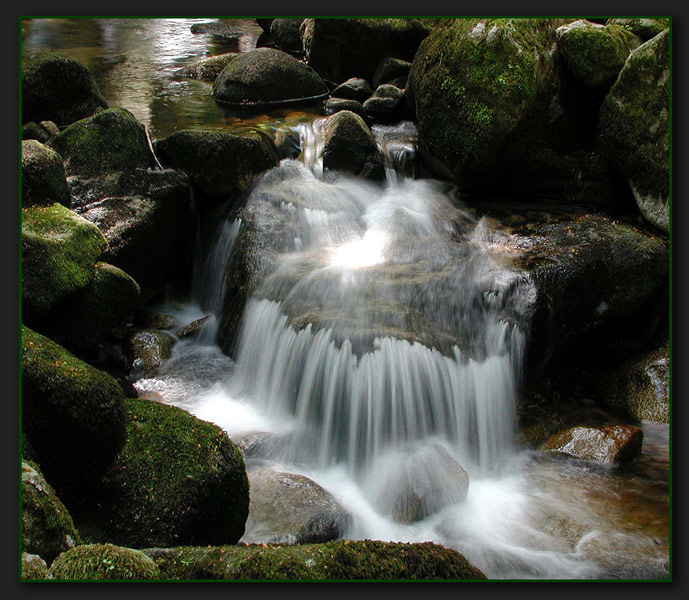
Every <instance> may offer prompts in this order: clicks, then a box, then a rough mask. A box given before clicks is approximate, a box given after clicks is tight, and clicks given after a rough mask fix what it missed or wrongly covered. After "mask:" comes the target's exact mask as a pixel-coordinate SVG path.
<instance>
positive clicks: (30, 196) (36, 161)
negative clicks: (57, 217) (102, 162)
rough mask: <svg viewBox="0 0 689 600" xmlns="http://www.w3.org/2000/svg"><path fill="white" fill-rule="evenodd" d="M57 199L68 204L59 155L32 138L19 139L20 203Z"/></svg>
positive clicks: (38, 203)
mask: <svg viewBox="0 0 689 600" xmlns="http://www.w3.org/2000/svg"><path fill="white" fill-rule="evenodd" d="M53 202H59V203H60V204H62V205H63V206H66V207H67V208H69V205H70V202H71V199H70V195H69V187H68V186H67V179H66V175H65V168H64V167H63V166H62V158H61V157H60V155H59V154H58V153H57V152H55V151H53V150H51V149H50V148H48V147H46V146H44V145H43V144H41V143H40V142H37V141H36V140H25V141H23V142H22V206H23V207H28V206H35V205H42V206H45V205H48V204H52V203H53Z"/></svg>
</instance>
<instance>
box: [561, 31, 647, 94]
mask: <svg viewBox="0 0 689 600" xmlns="http://www.w3.org/2000/svg"><path fill="white" fill-rule="evenodd" d="M555 39H556V40H557V47H558V50H559V52H560V55H561V56H562V57H563V58H564V61H565V64H566V65H567V68H568V69H569V70H570V72H571V73H572V75H573V76H574V78H575V79H576V80H577V81H578V82H579V83H581V84H582V85H584V86H586V87H587V88H590V89H593V90H595V89H601V88H605V87H609V86H610V85H611V84H612V83H613V82H614V81H615V79H617V75H618V73H619V72H620V70H621V69H622V67H623V66H624V63H625V61H626V60H627V57H628V56H629V53H630V52H631V51H632V50H635V49H636V48H638V47H639V45H640V44H641V40H640V39H639V38H638V37H636V36H635V35H634V34H633V33H631V32H629V31H627V29H625V28H624V27H621V26H619V25H614V24H611V25H607V26H604V25H599V24H597V23H591V22H589V21H586V20H583V19H582V20H579V21H575V22H574V23H569V24H567V25H563V26H562V27H559V28H558V29H557V30H556V31H555Z"/></svg>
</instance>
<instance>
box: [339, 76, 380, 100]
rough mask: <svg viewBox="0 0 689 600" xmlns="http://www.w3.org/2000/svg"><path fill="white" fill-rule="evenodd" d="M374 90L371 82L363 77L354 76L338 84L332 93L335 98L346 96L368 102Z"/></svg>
mask: <svg viewBox="0 0 689 600" xmlns="http://www.w3.org/2000/svg"><path fill="white" fill-rule="evenodd" d="M372 93H373V90H372V89H371V84H370V83H369V82H368V81H366V80H365V79H361V77H352V78H350V79H348V80H347V81H345V82H344V83H341V84H340V85H338V86H337V87H336V88H335V89H334V90H333V91H332V93H331V96H332V97H333V98H345V99H347V100H357V101H358V102H362V103H363V102H366V100H368V99H369V98H370V97H371V94H372Z"/></svg>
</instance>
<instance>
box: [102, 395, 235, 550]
mask: <svg viewBox="0 0 689 600" xmlns="http://www.w3.org/2000/svg"><path fill="white" fill-rule="evenodd" d="M126 410H127V441H126V443H125V446H124V448H123V449H122V452H121V453H120V454H119V456H118V458H117V460H116V461H115V463H114V464H113V465H112V466H111V467H110V469H109V470H108V472H107V473H106V474H105V476H104V479H103V486H104V487H103V489H102V496H101V498H102V500H101V502H100V504H99V515H101V516H102V522H101V523H100V527H101V528H102V532H103V533H102V539H106V540H110V541H112V542H114V543H117V544H121V545H124V546H128V547H132V548H145V547H152V546H163V547H168V546H177V545H190V544H192V543H197V544H234V543H235V542H237V541H238V540H239V538H240V537H241V536H242V534H243V533H244V524H245V521H246V518H247V514H248V510H249V486H248V480H247V476H246V470H245V468H244V461H243V459H242V455H241V453H240V452H239V450H238V449H237V447H236V446H235V445H234V444H233V443H232V442H231V441H230V439H229V438H228V437H227V434H225V433H224V432H223V431H222V429H220V428H219V427H217V426H216V425H213V424H211V423H207V422H205V421H201V420H200V419H197V418H195V417H193V416H192V415H190V414H189V413H187V412H185V411H183V410H182V409H179V408H176V407H173V406H166V405H164V404H160V403H158V402H153V401H150V400H134V399H132V400H127V401H126Z"/></svg>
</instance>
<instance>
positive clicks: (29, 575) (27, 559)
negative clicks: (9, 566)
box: [21, 552, 49, 581]
mask: <svg viewBox="0 0 689 600" xmlns="http://www.w3.org/2000/svg"><path fill="white" fill-rule="evenodd" d="M21 578H22V581H36V580H41V579H48V578H49V576H48V566H47V565H46V564H45V561H44V560H43V559H42V558H41V557H40V556H38V555H37V554H29V553H27V552H23V553H22V577H21Z"/></svg>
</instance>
